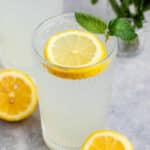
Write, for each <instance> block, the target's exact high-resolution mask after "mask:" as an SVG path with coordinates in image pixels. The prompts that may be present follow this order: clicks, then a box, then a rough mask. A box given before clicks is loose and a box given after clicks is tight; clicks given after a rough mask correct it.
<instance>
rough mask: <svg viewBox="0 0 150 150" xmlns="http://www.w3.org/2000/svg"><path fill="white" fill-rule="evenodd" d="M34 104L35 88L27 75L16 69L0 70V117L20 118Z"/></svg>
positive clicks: (25, 116) (4, 118) (28, 111)
mask: <svg viewBox="0 0 150 150" xmlns="http://www.w3.org/2000/svg"><path fill="white" fill-rule="evenodd" d="M36 105H37V90H36V86H35V84H34V82H33V81H32V79H31V78H30V76H29V75H27V74H26V73H24V72H22V71H19V70H16V69H4V70H1V71H0V119H3V120H6V121H19V120H22V119H24V118H27V117H28V116H29V115H31V114H32V112H33V111H34V110H35V107H36Z"/></svg>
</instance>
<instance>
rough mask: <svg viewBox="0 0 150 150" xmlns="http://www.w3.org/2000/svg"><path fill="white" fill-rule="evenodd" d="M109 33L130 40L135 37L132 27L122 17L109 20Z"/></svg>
mask: <svg viewBox="0 0 150 150" xmlns="http://www.w3.org/2000/svg"><path fill="white" fill-rule="evenodd" d="M108 28H109V34H110V35H112V36H117V37H120V38H121V39H122V40H126V41H131V40H133V39H135V38H136V37H137V34H136V33H135V31H134V28H133V27H132V26H131V24H130V23H129V21H128V20H127V19H124V18H116V19H113V20H111V21H110V22H109V25H108Z"/></svg>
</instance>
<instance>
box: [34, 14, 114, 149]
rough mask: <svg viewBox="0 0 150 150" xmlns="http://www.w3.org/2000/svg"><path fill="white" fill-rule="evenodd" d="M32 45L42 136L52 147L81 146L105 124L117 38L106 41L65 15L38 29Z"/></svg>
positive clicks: (72, 147) (45, 23) (75, 147)
mask: <svg viewBox="0 0 150 150" xmlns="http://www.w3.org/2000/svg"><path fill="white" fill-rule="evenodd" d="M64 39H65V40H64ZM77 41H78V42H77ZM33 48H34V50H35V59H36V60H37V61H36V62H35V76H36V79H37V85H38V92H39V103H40V114H41V122H42V130H43V137H44V140H45V142H46V144H47V145H48V147H50V148H52V149H56V150H59V149H61V150H72V149H73V150H74V149H75V150H76V149H80V147H81V145H82V143H83V141H84V139H85V138H86V137H87V136H88V135H89V134H90V133H91V132H93V131H95V130H98V129H104V128H106V121H107V116H106V115H107V111H108V106H109V103H110V102H109V100H110V97H111V88H112V87H111V85H112V77H113V66H114V58H115V54H116V50H117V46H116V39H114V38H110V39H109V41H107V43H105V37H104V36H102V35H101V36H96V35H93V34H91V33H89V32H87V31H84V30H83V29H82V28H81V27H80V26H79V25H78V24H77V23H76V21H75V19H74V15H73V14H65V15H61V16H58V17H54V18H50V19H48V20H46V21H44V22H43V23H42V24H40V25H39V26H38V27H37V29H36V30H35V33H34V40H33Z"/></svg>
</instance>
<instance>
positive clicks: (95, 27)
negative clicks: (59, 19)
mask: <svg viewBox="0 0 150 150" xmlns="http://www.w3.org/2000/svg"><path fill="white" fill-rule="evenodd" d="M75 18H76V20H77V22H78V23H79V24H80V25H81V26H82V27H84V28H85V29H86V30H88V31H90V32H92V33H105V30H106V29H107V25H106V23H105V22H104V21H102V20H101V19H99V18H98V17H95V16H92V15H89V14H85V13H80V12H76V13H75Z"/></svg>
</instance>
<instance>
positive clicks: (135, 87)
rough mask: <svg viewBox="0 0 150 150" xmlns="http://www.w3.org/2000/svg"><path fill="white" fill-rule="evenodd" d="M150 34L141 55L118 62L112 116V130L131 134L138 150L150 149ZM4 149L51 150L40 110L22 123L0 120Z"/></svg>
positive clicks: (109, 118)
mask: <svg viewBox="0 0 150 150" xmlns="http://www.w3.org/2000/svg"><path fill="white" fill-rule="evenodd" d="M149 34H150V32H149V33H147V34H146V38H145V42H144V43H145V44H144V48H143V52H142V53H141V54H139V55H138V56H137V57H134V58H119V59H118V60H117V65H116V76H115V80H114V84H113V97H112V104H111V105H112V106H111V108H110V112H109V117H108V120H109V123H108V125H109V128H111V129H115V130H117V131H119V132H121V133H124V134H125V135H127V136H128V137H129V138H130V139H131V140H132V142H133V144H134V146H135V150H150V117H149V116H150V115H149V114H150V42H149V38H150V35H149ZM0 150H48V148H47V147H46V145H45V144H44V142H43V139H42V134H41V127H40V116H39V111H38V109H37V110H36V112H35V113H34V114H33V115H32V116H31V117H30V118H29V119H27V120H24V121H22V122H19V123H7V122H3V121H0Z"/></svg>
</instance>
